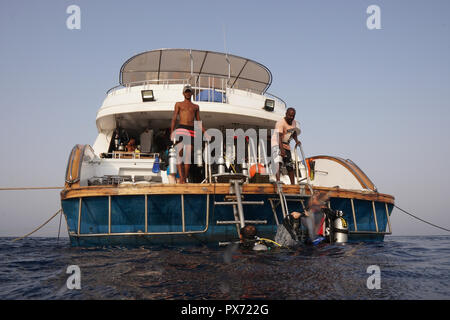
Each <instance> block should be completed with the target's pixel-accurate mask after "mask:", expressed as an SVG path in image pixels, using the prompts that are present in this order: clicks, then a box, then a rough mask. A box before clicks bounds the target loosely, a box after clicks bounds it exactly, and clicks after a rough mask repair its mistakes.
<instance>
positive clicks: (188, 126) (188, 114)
mask: <svg viewBox="0 0 450 320" xmlns="http://www.w3.org/2000/svg"><path fill="white" fill-rule="evenodd" d="M192 94H193V90H192V88H191V86H189V85H187V86H185V87H184V88H183V96H184V101H182V102H177V103H176V104H175V110H174V112H173V116H172V124H171V127H170V136H171V139H172V141H173V140H174V139H175V140H176V141H177V154H178V156H181V157H182V160H181V161H179V162H177V168H178V174H179V175H180V183H186V178H187V176H188V175H189V169H190V165H191V155H192V149H193V145H194V138H195V131H194V121H195V120H196V121H200V109H199V106H198V105H196V104H194V103H192V102H191V98H192ZM177 117H179V118H180V120H179V123H178V126H177V128H176V129H175V124H176V122H177ZM202 131H204V129H203V127H202ZM180 137H182V139H181V140H178V139H179V138H180Z"/></svg>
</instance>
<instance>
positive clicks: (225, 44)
mask: <svg viewBox="0 0 450 320" xmlns="http://www.w3.org/2000/svg"><path fill="white" fill-rule="evenodd" d="M222 30H223V48H224V50H225V60H226V61H227V62H228V81H230V77H231V64H230V59H228V50H227V36H226V30H225V23H223V24H222Z"/></svg>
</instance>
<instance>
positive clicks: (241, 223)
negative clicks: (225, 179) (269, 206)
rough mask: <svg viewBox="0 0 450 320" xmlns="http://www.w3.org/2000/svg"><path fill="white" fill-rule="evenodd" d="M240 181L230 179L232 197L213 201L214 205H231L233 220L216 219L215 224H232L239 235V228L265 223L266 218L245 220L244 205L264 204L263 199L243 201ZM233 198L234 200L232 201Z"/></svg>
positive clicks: (241, 181)
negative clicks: (226, 199)
mask: <svg viewBox="0 0 450 320" xmlns="http://www.w3.org/2000/svg"><path fill="white" fill-rule="evenodd" d="M242 183H243V180H231V181H230V192H232V193H233V194H234V197H230V198H228V199H229V200H228V201H214V205H218V206H223V205H231V206H233V215H234V220H231V221H216V224H218V225H223V224H234V225H236V230H237V233H238V235H240V229H241V228H243V227H245V225H246V224H267V220H245V217H244V205H260V206H261V205H264V201H243V200H242ZM233 200H234V201H233Z"/></svg>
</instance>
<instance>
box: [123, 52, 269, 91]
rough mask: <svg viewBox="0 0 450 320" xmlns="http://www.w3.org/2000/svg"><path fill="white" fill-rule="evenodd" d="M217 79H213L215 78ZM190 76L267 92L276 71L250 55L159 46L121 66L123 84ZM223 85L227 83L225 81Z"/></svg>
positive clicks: (192, 79) (196, 81) (193, 79)
mask: <svg viewBox="0 0 450 320" xmlns="http://www.w3.org/2000/svg"><path fill="white" fill-rule="evenodd" d="M211 79H213V80H211ZM177 80H178V81H179V80H188V81H189V83H190V84H191V85H197V84H199V85H200V86H201V85H202V84H201V83H199V82H205V81H215V83H216V84H217V85H216V87H220V85H219V84H218V82H220V81H222V84H223V82H224V81H225V83H226V86H227V87H229V88H236V89H241V90H250V91H252V92H256V93H260V94H262V93H265V92H266V90H267V89H268V88H269V86H270V84H271V83H272V74H271V73H270V71H269V69H268V68H266V67H265V66H263V65H262V64H260V63H258V62H255V61H253V60H250V59H246V58H242V57H239V56H235V55H231V54H225V53H220V52H213V51H205V50H193V49H158V50H152V51H147V52H143V53H140V54H137V55H135V56H133V57H132V58H130V59H128V61H126V62H125V63H124V64H123V65H122V68H121V69H120V84H121V85H124V86H125V85H132V84H133V83H139V82H144V81H149V82H151V81H155V82H156V83H170V81H177ZM222 87H223V85H222Z"/></svg>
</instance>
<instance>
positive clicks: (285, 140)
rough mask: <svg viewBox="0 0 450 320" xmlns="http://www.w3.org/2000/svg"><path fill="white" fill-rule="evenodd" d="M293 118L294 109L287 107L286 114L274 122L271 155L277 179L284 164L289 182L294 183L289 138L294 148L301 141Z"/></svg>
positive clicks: (278, 179)
mask: <svg viewBox="0 0 450 320" xmlns="http://www.w3.org/2000/svg"><path fill="white" fill-rule="evenodd" d="M294 118H295V109H294V108H288V109H287V110H286V116H285V117H284V118H283V119H281V120H280V121H278V122H277V123H276V124H275V132H274V134H273V136H272V155H273V158H274V162H275V165H276V178H277V181H280V170H281V164H284V165H285V167H286V170H287V172H288V175H289V179H290V180H291V184H294V183H295V177H294V166H293V164H292V155H291V147H290V145H289V143H290V142H291V139H294V140H295V147H296V148H297V146H298V145H299V144H300V143H301V142H300V141H299V140H298V138H297V134H300V128H299V127H298V126H297V122H296V121H295V120H294ZM278 163H279V164H278Z"/></svg>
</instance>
